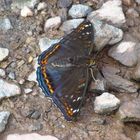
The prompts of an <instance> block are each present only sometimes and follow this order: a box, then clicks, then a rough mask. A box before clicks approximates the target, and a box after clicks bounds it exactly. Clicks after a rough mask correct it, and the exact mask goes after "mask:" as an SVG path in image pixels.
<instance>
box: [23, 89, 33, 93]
mask: <svg viewBox="0 0 140 140" xmlns="http://www.w3.org/2000/svg"><path fill="white" fill-rule="evenodd" d="M32 91H33V90H32V89H30V88H26V89H24V92H25V93H26V94H28V93H31V92H32Z"/></svg>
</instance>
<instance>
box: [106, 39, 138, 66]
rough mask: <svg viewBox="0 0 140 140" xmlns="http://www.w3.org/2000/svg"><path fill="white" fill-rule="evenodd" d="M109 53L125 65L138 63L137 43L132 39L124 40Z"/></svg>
mask: <svg viewBox="0 0 140 140" xmlns="http://www.w3.org/2000/svg"><path fill="white" fill-rule="evenodd" d="M108 55H109V56H111V57H112V58H114V59H116V60H118V61H119V62H120V63H121V64H123V65H125V66H129V67H132V66H135V65H136V64H137V61H138V60H137V55H136V43H135V42H131V41H122V42H121V43H120V44H118V45H117V46H114V47H112V48H111V49H110V50H109V52H108Z"/></svg>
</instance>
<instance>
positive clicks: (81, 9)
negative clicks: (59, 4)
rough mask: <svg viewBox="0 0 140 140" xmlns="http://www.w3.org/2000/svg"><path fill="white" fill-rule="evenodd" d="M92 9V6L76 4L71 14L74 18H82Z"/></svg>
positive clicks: (71, 9)
mask: <svg viewBox="0 0 140 140" xmlns="http://www.w3.org/2000/svg"><path fill="white" fill-rule="evenodd" d="M91 11H92V8H91V7H89V6H86V5H83V4H75V5H72V7H71V8H70V10H69V15H70V16H71V17H72V18H82V17H85V16H86V15H87V14H89V13H90V12H91Z"/></svg>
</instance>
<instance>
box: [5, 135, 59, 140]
mask: <svg viewBox="0 0 140 140" xmlns="http://www.w3.org/2000/svg"><path fill="white" fill-rule="evenodd" d="M5 140H58V139H57V138H56V137H54V136H51V135H44V136H41V135H39V134H37V133H30V134H22V135H20V134H9V135H8V136H6V139H5Z"/></svg>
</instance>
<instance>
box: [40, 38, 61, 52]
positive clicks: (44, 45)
mask: <svg viewBox="0 0 140 140" xmlns="http://www.w3.org/2000/svg"><path fill="white" fill-rule="evenodd" d="M59 41H60V39H49V38H47V37H44V38H41V39H40V40H39V47H40V50H41V52H43V51H45V50H47V49H48V48H49V47H50V46H51V45H53V44H55V43H57V42H59Z"/></svg>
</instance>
